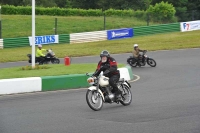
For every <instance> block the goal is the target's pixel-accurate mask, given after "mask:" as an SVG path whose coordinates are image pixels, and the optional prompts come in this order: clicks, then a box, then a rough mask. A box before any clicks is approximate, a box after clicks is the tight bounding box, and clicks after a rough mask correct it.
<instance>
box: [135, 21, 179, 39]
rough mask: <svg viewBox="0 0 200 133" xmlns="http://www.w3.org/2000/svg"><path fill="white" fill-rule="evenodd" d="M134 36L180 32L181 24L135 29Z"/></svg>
mask: <svg viewBox="0 0 200 133" xmlns="http://www.w3.org/2000/svg"><path fill="white" fill-rule="evenodd" d="M133 30H134V36H141V35H150V34H158V33H167V32H176V31H180V23H171V24H160V25H152V26H140V27H134V28H133Z"/></svg>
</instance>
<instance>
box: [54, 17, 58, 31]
mask: <svg viewBox="0 0 200 133" xmlns="http://www.w3.org/2000/svg"><path fill="white" fill-rule="evenodd" d="M57 28H58V19H57V18H55V28H54V29H55V35H57Z"/></svg>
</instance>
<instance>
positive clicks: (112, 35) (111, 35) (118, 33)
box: [107, 28, 133, 40]
mask: <svg viewBox="0 0 200 133" xmlns="http://www.w3.org/2000/svg"><path fill="white" fill-rule="evenodd" d="M130 37H133V29H132V28H124V29H116V30H108V31H107V39H108V40H113V39H120V38H130Z"/></svg>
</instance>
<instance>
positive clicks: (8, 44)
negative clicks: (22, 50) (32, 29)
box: [3, 37, 30, 48]
mask: <svg viewBox="0 0 200 133" xmlns="http://www.w3.org/2000/svg"><path fill="white" fill-rule="evenodd" d="M3 45H4V48H14V47H25V46H30V44H29V39H28V37H20V38H5V39H3Z"/></svg>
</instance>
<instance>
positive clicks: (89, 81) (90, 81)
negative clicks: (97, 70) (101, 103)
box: [87, 77, 94, 85]
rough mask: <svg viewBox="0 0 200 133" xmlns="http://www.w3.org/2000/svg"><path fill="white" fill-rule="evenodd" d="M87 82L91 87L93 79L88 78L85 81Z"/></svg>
mask: <svg viewBox="0 0 200 133" xmlns="http://www.w3.org/2000/svg"><path fill="white" fill-rule="evenodd" d="M87 82H88V83H89V84H90V85H93V84H94V78H92V77H90V78H88V79H87Z"/></svg>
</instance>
